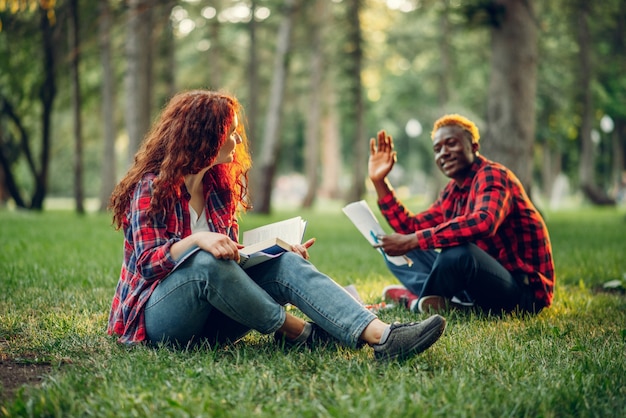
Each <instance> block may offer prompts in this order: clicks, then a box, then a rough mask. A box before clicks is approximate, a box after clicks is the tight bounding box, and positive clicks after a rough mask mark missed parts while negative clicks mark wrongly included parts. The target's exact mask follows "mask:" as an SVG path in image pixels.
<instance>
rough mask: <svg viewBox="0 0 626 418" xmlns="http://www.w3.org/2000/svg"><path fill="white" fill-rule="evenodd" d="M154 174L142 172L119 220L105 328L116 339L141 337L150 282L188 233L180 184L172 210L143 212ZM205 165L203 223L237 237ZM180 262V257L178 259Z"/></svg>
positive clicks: (167, 268)
mask: <svg viewBox="0 0 626 418" xmlns="http://www.w3.org/2000/svg"><path fill="white" fill-rule="evenodd" d="M154 179H155V175H154V174H146V175H145V176H144V177H143V179H142V180H141V181H140V182H139V184H138V185H137V187H136V188H135V193H134V195H133V199H132V201H131V205H130V211H129V213H128V214H127V219H126V222H125V223H124V261H123V263H122V269H121V273H120V278H119V281H118V283H117V288H116V290H115V295H114V297H113V302H112V304H111V312H110V314H109V325H108V332H109V334H111V335H118V336H119V341H120V342H122V343H136V342H140V341H143V340H145V339H146V328H145V320H144V309H143V308H144V306H145V304H146V302H147V301H148V299H150V296H151V295H152V292H153V290H154V288H155V287H156V286H157V285H158V284H159V282H161V280H163V279H165V277H167V275H168V274H169V273H170V272H171V271H172V270H173V269H174V267H175V266H176V264H177V261H176V260H174V259H173V258H172V256H171V254H170V248H171V246H172V244H174V243H175V242H177V241H180V240H181V239H183V238H185V237H186V236H188V235H190V234H191V227H190V221H189V219H190V216H189V199H190V195H189V193H188V192H187V189H186V188H185V186H184V184H183V186H182V190H181V191H180V193H179V194H180V199H179V200H178V201H177V202H176V203H175V204H174V208H173V210H171V211H169V212H168V213H166V214H162V215H160V216H153V217H151V216H149V215H148V208H149V207H150V200H151V199H152V193H153V183H154ZM214 184H215V183H214V180H213V179H212V177H211V171H209V172H207V175H205V177H204V193H205V202H206V205H205V209H206V210H205V214H206V215H207V221H208V224H209V229H211V231H213V232H219V233H222V234H226V235H229V236H230V238H231V239H232V240H234V241H235V242H237V239H238V237H237V236H238V233H239V226H238V224H237V221H236V218H235V217H234V214H233V212H232V211H231V210H229V209H228V208H226V207H225V206H224V205H223V204H222V199H220V197H219V194H218V193H216V192H215V191H214V187H213V186H214ZM178 262H181V260H178Z"/></svg>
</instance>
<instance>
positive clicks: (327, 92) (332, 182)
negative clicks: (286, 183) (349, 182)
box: [319, 82, 343, 199]
mask: <svg viewBox="0 0 626 418" xmlns="http://www.w3.org/2000/svg"><path fill="white" fill-rule="evenodd" d="M323 89H324V95H323V98H324V111H323V116H322V120H321V126H322V141H321V153H322V161H323V163H322V175H321V177H322V184H321V186H320V190H319V195H320V196H321V197H326V198H328V199H339V198H340V197H341V192H342V190H341V187H340V184H339V179H341V176H342V173H343V169H342V167H343V164H342V160H341V135H340V133H339V117H338V111H337V109H336V107H337V103H336V102H337V92H336V91H335V88H334V86H332V85H331V83H329V82H327V83H323Z"/></svg>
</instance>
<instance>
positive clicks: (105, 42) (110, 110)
mask: <svg viewBox="0 0 626 418" xmlns="http://www.w3.org/2000/svg"><path fill="white" fill-rule="evenodd" d="M99 6H100V15H99V20H98V23H99V24H98V41H99V42H98V43H99V46H100V65H101V67H102V87H101V90H100V91H101V94H102V101H101V106H102V134H103V135H102V136H103V149H102V159H101V167H100V179H101V183H100V211H106V209H107V206H108V203H109V197H110V196H111V193H112V192H113V188H114V187H115V182H116V178H115V167H116V156H115V117H114V103H115V78H114V75H113V63H112V60H111V30H112V26H113V17H112V10H111V4H110V3H109V0H100V2H99Z"/></svg>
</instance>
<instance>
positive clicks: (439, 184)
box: [426, 0, 454, 201]
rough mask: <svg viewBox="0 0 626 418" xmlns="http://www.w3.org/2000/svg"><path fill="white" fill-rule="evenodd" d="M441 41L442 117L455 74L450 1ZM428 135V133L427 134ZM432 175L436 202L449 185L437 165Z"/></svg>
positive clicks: (445, 1) (445, 8) (446, 4)
mask: <svg viewBox="0 0 626 418" xmlns="http://www.w3.org/2000/svg"><path fill="white" fill-rule="evenodd" d="M439 28H440V35H441V38H440V41H439V51H440V56H441V59H440V61H439V63H440V65H441V67H440V68H439V85H438V86H437V87H438V89H437V93H438V97H439V106H440V108H441V110H442V111H441V115H440V116H443V114H444V113H445V109H447V107H448V102H449V101H450V91H451V88H450V86H451V85H452V74H453V67H454V64H453V60H452V41H451V36H452V30H451V25H450V1H449V0H443V11H442V13H441V20H440V25H439ZM426 133H428V131H427V132H426ZM430 174H431V179H432V188H431V189H430V191H429V195H430V200H431V201H435V200H437V197H438V196H439V193H441V190H442V189H443V187H444V186H445V184H446V183H447V181H446V177H444V176H443V175H442V174H441V171H440V170H439V168H438V167H437V164H434V163H433V164H430Z"/></svg>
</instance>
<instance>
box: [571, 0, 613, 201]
mask: <svg viewBox="0 0 626 418" xmlns="http://www.w3.org/2000/svg"><path fill="white" fill-rule="evenodd" d="M576 5H577V9H578V12H577V13H576V14H575V19H576V22H575V26H574V27H575V28H576V35H577V40H578V51H579V52H578V57H579V64H580V68H579V73H578V74H579V79H578V88H579V90H578V100H577V102H578V104H579V107H580V109H579V111H580V117H581V125H580V135H579V137H580V142H581V150H580V164H579V171H578V175H579V177H580V187H581V189H582V191H583V193H584V194H585V196H586V197H587V198H588V199H589V200H591V202H593V203H595V204H602V205H606V204H608V205H611V204H614V203H615V201H614V200H613V199H611V198H610V197H609V196H608V195H607V194H606V192H605V191H604V190H602V189H601V188H600V187H598V186H597V184H596V180H595V170H594V166H595V158H596V150H595V146H594V143H593V140H592V137H591V131H592V129H593V120H594V105H593V92H592V86H591V84H592V81H593V66H592V59H591V55H592V49H591V33H590V30H589V18H590V13H591V7H592V6H593V3H590V2H586V1H582V0H581V1H578V2H577V3H576Z"/></svg>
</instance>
